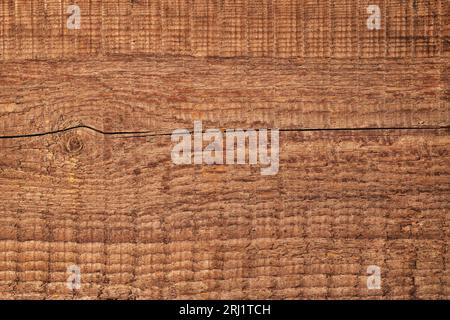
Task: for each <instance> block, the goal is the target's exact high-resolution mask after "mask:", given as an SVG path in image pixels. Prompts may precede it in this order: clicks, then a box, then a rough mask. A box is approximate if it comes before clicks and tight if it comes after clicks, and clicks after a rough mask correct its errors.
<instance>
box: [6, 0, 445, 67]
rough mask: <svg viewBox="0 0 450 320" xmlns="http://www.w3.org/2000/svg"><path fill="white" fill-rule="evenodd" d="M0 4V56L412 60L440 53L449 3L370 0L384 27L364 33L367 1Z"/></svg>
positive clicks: (40, 0)
mask: <svg viewBox="0 0 450 320" xmlns="http://www.w3.org/2000/svg"><path fill="white" fill-rule="evenodd" d="M76 3H77V4H78V5H79V7H80V9H81V29H79V30H69V29H67V28H66V22H67V18H68V16H69V14H67V13H66V12H67V7H68V6H69V5H70V4H73V2H71V1H67V0H63V1H55V0H33V1H29V0H15V1H2V2H1V3H0V5H1V6H0V19H1V21H2V26H3V27H2V28H0V32H1V33H0V39H1V40H2V41H0V59H2V60H22V59H55V58H56V59H59V58H70V57H80V56H85V57H93V56H99V55H109V54H112V53H126V54H135V53H146V54H162V55H193V56H218V57H236V56H246V57H278V58H286V57H312V58H328V57H335V58H364V59H366V58H369V59H370V58H383V57H392V58H415V57H439V56H441V55H442V47H443V39H444V38H443V36H444V32H443V30H444V29H445V26H446V17H447V16H448V15H447V12H448V11H447V10H448V2H447V1H445V0H377V1H376V4H377V5H378V6H379V7H380V9H381V14H382V30H381V31H368V30H367V28H366V20H367V17H368V14H367V6H368V5H371V4H374V3H373V1H369V0H358V1H355V0H339V1H332V0H321V1H317V0H262V1H252V0H195V1H189V0H177V1H175V0H137V1H130V0H115V1H99V0H78V1H76Z"/></svg>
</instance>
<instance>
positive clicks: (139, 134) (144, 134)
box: [0, 125, 450, 139]
mask: <svg viewBox="0 0 450 320" xmlns="http://www.w3.org/2000/svg"><path fill="white" fill-rule="evenodd" d="M76 129H88V130H91V131H94V132H96V133H99V134H102V135H111V136H119V137H120V136H123V137H121V138H137V137H158V136H170V135H172V133H164V132H163V133H154V132H151V131H103V130H100V129H97V128H94V127H91V126H88V125H77V126H73V127H69V128H64V129H59V130H54V131H47V132H37V133H29V134H18V135H9V136H0V139H20V138H32V137H42V136H47V135H52V134H58V133H63V132H68V131H72V130H76ZM259 129H262V128H255V129H253V130H259ZM267 129H268V130H270V129H276V128H267ZM242 130H248V128H247V129H242ZM278 130H279V131H280V132H320V131H382V130H450V125H448V126H434V127H382V128H376V127H367V128H292V129H278ZM188 131H189V133H191V134H192V133H194V131H193V130H188ZM220 131H222V132H224V131H225V130H220ZM203 132H205V131H204V130H203Z"/></svg>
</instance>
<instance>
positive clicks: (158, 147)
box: [0, 0, 450, 299]
mask: <svg viewBox="0 0 450 320" xmlns="http://www.w3.org/2000/svg"><path fill="white" fill-rule="evenodd" d="M69 4H71V2H69V1H67V0H63V1H54V0H33V1H25V0H14V1H2V2H0V298H5V299H29V298H33V299H58V298H64V299H81V298H83V299H96V298H100V299H111V298H121V299H148V298H152V299H174V298H185V299H196V298H207V299H244V298H245V299H311V298H328V299H344V298H349V299H371V298H376V299H422V298H423V299H449V298H450V289H449V288H450V271H449V270H450V269H449V267H448V265H449V260H450V254H449V251H448V247H449V244H450V242H449V235H450V129H449V127H450V105H449V80H448V70H449V69H448V58H449V55H448V53H449V50H448V49H449V46H448V36H449V28H448V26H449V23H448V3H447V2H446V1H442V0H433V1H428V0H408V1H401V0H395V1H386V0H380V1H377V4H378V5H379V7H380V10H381V16H382V23H381V30H367V27H366V19H367V16H368V14H367V6H368V5H369V4H372V1H368V0H358V1H352V0H344V1H331V0H320V1H312V0H275V1H266V0H263V1H247V0H220V1H216V0H195V1H185V0H181V1H172V0H161V1H159V0H158V1H153V0H151V1H150V0H138V1H126V0H119V1H98V0H81V1H77V4H78V5H79V6H80V9H81V29H79V30H69V29H67V27H66V22H67V18H68V16H69V14H67V7H68V6H69ZM194 120H202V121H203V126H204V127H203V129H211V128H219V129H222V130H224V129H232V128H244V129H247V128H255V129H260V128H280V169H279V172H278V174H276V175H273V176H262V175H261V173H260V169H261V168H260V167H259V165H248V164H247V165H175V164H173V163H172V161H171V150H172V147H173V143H172V142H171V139H170V133H171V132H172V130H174V129H178V128H186V129H190V130H192V128H193V122H194ZM71 265H77V266H79V267H80V268H81V276H82V278H81V289H79V290H71V289H69V288H67V283H66V281H67V278H68V276H69V273H68V272H67V268H68V267H69V266H71ZM371 265H376V266H379V267H380V270H381V281H382V283H381V289H368V287H367V279H368V273H367V268H368V267H369V266H371Z"/></svg>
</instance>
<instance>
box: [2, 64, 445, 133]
mask: <svg viewBox="0 0 450 320" xmlns="http://www.w3.org/2000/svg"><path fill="white" fill-rule="evenodd" d="M445 71H446V70H445V61H444V60H442V59H440V58H436V59H421V60H420V61H415V62H414V63H411V62H410V61H408V62H406V61H389V60H382V61H373V62H364V63H363V62H360V61H357V60H342V59H340V60H331V61H330V60H315V61H313V62H312V61H309V62H304V61H303V62H301V61H296V60H292V61H289V60H273V59H259V58H258V59H257V58H252V59H204V58H192V57H184V58H182V57H178V58H176V57H175V58H174V57H169V58H164V57H162V58H161V57H143V56H141V57H136V56H133V57H130V56H117V57H115V58H110V59H106V60H88V61H71V62H34V61H33V62H23V63H4V64H3V65H2V68H1V69H0V85H1V87H2V90H1V91H0V108H1V109H0V119H2V121H1V123H0V135H3V136H6V135H21V134H33V133H39V132H49V131H55V130H61V129H65V128H68V127H73V126H76V125H80V124H82V125H88V126H92V127H95V128H97V129H99V130H103V131H109V132H117V131H147V132H153V133H170V132H171V131H172V130H174V129H176V128H183V127H186V126H189V127H191V126H192V123H193V121H194V120H203V121H204V122H205V123H206V124H207V125H209V126H210V127H213V128H214V127H218V128H237V127H241V128H268V127H270V128H271V127H278V128H283V129H287V128H288V129H296V128H314V129H322V128H368V127H374V128H380V127H381V128H392V127H394V128H397V127H402V128H404V127H430V126H431V127H439V126H445V125H448V124H449V120H450V105H449V101H448V98H447V95H446V92H445V88H446V86H447V85H448V75H447V73H446V72H445Z"/></svg>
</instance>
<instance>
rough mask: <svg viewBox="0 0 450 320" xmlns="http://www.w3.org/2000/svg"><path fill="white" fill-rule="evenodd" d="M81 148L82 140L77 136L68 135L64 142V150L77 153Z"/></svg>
mask: <svg viewBox="0 0 450 320" xmlns="http://www.w3.org/2000/svg"><path fill="white" fill-rule="evenodd" d="M81 149H83V142H82V141H81V139H80V138H79V137H78V136H73V137H70V138H69V139H68V140H67V142H66V150H67V152H69V153H78V152H80V151H81Z"/></svg>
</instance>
